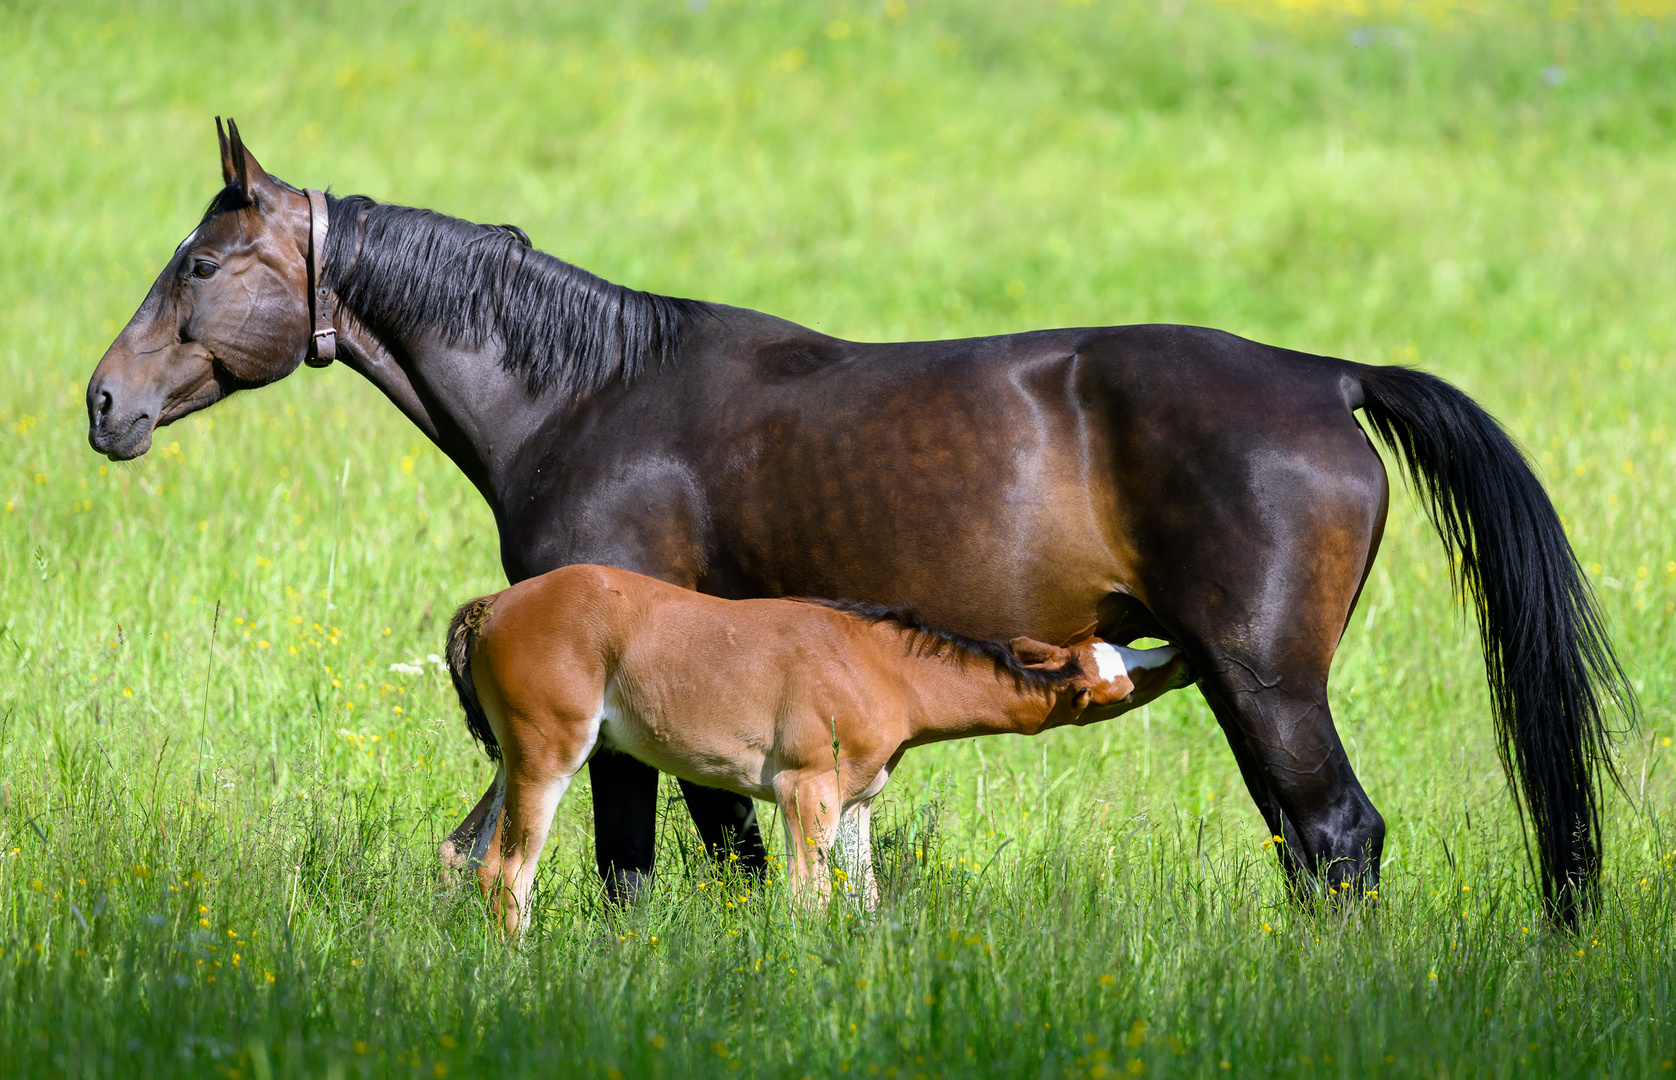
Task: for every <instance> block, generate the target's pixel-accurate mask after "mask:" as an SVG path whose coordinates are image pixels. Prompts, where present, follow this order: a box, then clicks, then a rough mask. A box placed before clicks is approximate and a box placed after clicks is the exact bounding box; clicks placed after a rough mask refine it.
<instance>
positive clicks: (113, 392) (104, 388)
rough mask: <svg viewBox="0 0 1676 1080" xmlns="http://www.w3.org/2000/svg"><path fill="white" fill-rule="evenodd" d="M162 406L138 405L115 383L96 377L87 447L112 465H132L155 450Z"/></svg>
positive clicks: (91, 393)
mask: <svg viewBox="0 0 1676 1080" xmlns="http://www.w3.org/2000/svg"><path fill="white" fill-rule="evenodd" d="M161 404H162V402H161V401H158V402H154V403H153V402H143V401H141V402H136V401H133V400H132V399H131V395H126V394H124V393H123V392H122V388H121V386H120V385H113V380H109V379H103V378H100V377H99V373H98V372H95V373H94V377H93V379H92V381H91V382H89V383H88V386H87V443H88V445H89V446H91V447H93V449H94V450H96V451H98V452H99V453H101V454H104V455H105V456H106V457H108V458H110V459H111V460H112V461H129V460H132V459H133V458H137V457H139V456H140V455H141V454H144V453H145V452H146V451H147V450H150V449H151V433H152V431H153V430H154V429H155V428H156V427H157V414H158V411H159V407H160V406H161Z"/></svg>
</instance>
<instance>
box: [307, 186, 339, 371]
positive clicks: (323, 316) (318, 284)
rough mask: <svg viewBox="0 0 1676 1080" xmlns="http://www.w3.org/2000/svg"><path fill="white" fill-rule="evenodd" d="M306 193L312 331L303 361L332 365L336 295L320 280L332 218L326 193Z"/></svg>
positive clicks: (335, 352) (335, 343)
mask: <svg viewBox="0 0 1676 1080" xmlns="http://www.w3.org/2000/svg"><path fill="white" fill-rule="evenodd" d="M304 194H306V195H307V196H308V255H307V257H306V258H307V262H308V315H309V322H310V323H312V324H313V332H312V333H311V334H310V335H309V339H308V352H307V353H305V354H304V356H303V363H305V364H307V365H308V366H309V367H314V368H323V367H328V366H330V365H331V363H332V361H333V360H336V359H337V355H338V332H337V327H335V326H333V325H332V322H333V317H334V316H335V315H336V314H337V306H338V305H337V296H336V295H335V294H334V293H333V292H332V290H331V289H328V288H327V287H326V283H325V282H324V281H322V280H321V274H322V272H323V271H324V270H325V267H326V228H327V226H328V224H330V222H329V219H328V217H327V212H326V193H325V192H323V191H316V190H314V189H313V188H309V189H307V191H305V192H304Z"/></svg>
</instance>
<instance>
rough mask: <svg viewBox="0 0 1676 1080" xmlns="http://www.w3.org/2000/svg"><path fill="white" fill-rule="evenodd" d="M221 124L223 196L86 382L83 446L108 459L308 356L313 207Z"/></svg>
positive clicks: (143, 446) (133, 450) (147, 444)
mask: <svg viewBox="0 0 1676 1080" xmlns="http://www.w3.org/2000/svg"><path fill="white" fill-rule="evenodd" d="M227 126H228V128H229V129H230V131H231V136H232V137H231V139H229V138H228V135H227V134H226V133H224V132H223V131H222V130H221V121H220V119H219V118H217V120H216V122H215V127H216V134H217V135H218V136H220V142H221V179H222V181H223V183H224V185H225V186H224V187H223V188H222V190H221V192H220V193H219V194H218V195H216V197H215V200H214V201H213V202H212V203H210V207H209V209H208V211H206V212H205V214H204V218H203V220H202V221H201V222H199V223H198V227H197V228H196V229H194V230H192V232H191V234H190V235H188V236H187V237H186V239H185V240H182V241H181V242H180V245H179V246H178V247H176V248H175V252H174V255H173V256H171V257H170V259H169V261H168V264H167V265H165V266H164V267H163V272H162V273H160V274H158V275H157V280H156V281H155V282H153V283H152V286H151V291H150V292H148V293H147V294H146V298H145V300H144V302H142V303H141V304H140V307H139V310H138V311H136V312H134V317H133V318H131V319H129V320H128V325H127V326H125V327H123V329H122V332H121V333H120V334H118V335H117V337H116V340H115V341H113V342H111V345H110V348H108V349H106V350H105V355H104V357H103V358H102V359H100V361H99V366H98V367H97V368H95V369H94V371H93V377H92V378H91V379H90V380H89V381H88V384H87V441H88V442H89V443H91V444H92V446H93V449H95V450H97V451H99V452H100V453H101V454H104V455H105V456H106V457H109V458H110V459H111V460H113V461H126V460H128V459H130V458H136V457H139V456H140V455H141V454H144V453H145V452H146V451H147V450H149V449H150V448H151V437H152V432H153V431H155V430H156V429H157V428H160V427H164V426H167V425H168V424H171V423H173V422H174V421H176V420H179V419H180V418H181V417H183V416H186V415H188V414H190V413H193V412H196V411H198V410H199V409H203V408H207V407H209V406H210V405H213V404H215V403H216V402H217V401H220V400H221V399H222V398H224V397H226V396H227V395H228V394H231V393H232V392H233V391H235V390H243V389H247V388H250V387H257V386H265V385H266V384H268V383H271V382H274V381H276V380H278V379H283V378H284V377H285V376H287V375H289V374H291V372H293V371H295V370H296V369H297V366H298V364H300V363H301V362H302V361H303V358H304V356H305V355H306V353H307V350H308V345H309V340H310V333H311V325H310V321H309V308H308V263H307V255H306V252H307V249H308V243H309V221H310V217H309V203H308V197H307V196H306V195H305V194H304V193H303V192H301V191H298V190H297V189H296V188H293V187H291V186H290V185H289V184H286V183H284V182H282V181H279V180H276V179H274V178H273V177H271V176H269V175H268V173H267V171H266V170H264V169H263V168H262V166H261V165H260V164H259V163H258V162H257V160H256V156H255V155H254V154H252V153H251V152H250V151H249V150H248V149H246V148H245V145H244V141H243V140H242V139H240V138H239V129H238V127H237V125H235V124H233V123H232V122H231V121H229V122H228V125H227Z"/></svg>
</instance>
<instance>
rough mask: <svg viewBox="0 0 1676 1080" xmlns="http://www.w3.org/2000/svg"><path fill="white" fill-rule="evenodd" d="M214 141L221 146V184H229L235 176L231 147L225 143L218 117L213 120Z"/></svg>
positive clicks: (224, 134)
mask: <svg viewBox="0 0 1676 1080" xmlns="http://www.w3.org/2000/svg"><path fill="white" fill-rule="evenodd" d="M215 139H216V141H217V142H219V143H220V144H221V183H222V184H223V185H226V184H231V183H232V182H233V177H234V176H235V175H236V174H235V172H234V171H233V147H232V144H230V143H229V142H228V141H227V132H226V131H224V130H222V127H221V117H219V116H218V117H216V118H215Z"/></svg>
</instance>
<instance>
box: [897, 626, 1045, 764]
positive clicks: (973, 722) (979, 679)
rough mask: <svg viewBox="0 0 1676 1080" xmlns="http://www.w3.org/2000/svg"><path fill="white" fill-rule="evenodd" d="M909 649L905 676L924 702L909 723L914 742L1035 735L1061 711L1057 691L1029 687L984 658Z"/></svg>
mask: <svg viewBox="0 0 1676 1080" xmlns="http://www.w3.org/2000/svg"><path fill="white" fill-rule="evenodd" d="M905 644H908V643H905ZM908 649H909V655H908V658H907V660H906V662H905V663H904V664H903V667H902V674H903V677H904V678H905V679H906V681H907V682H908V684H909V686H911V687H912V688H913V690H914V697H915V698H916V699H917V700H918V702H919V708H918V710H917V715H915V716H913V717H911V718H910V721H909V726H910V729H911V731H912V734H911V736H910V738H909V744H910V745H918V744H923V743H930V742H941V741H942V740H944V739H961V738H966V737H968V736H972V735H1003V734H1019V735H1034V734H1035V733H1036V732H1038V731H1041V730H1042V729H1043V728H1044V727H1048V726H1052V724H1051V721H1052V720H1053V719H1054V717H1055V714H1056V713H1058V712H1060V711H1062V710H1061V708H1060V699H1061V696H1062V695H1061V694H1059V693H1058V692H1057V691H1054V690H1050V689H1044V688H1039V687H1035V686H1029V685H1025V684H1023V683H1021V682H1020V681H1018V680H1016V679H1014V678H1013V677H1012V676H1011V675H1009V674H1006V673H1003V672H1000V671H997V670H996V668H995V664H994V662H993V661H991V660H988V659H986V658H984V657H977V656H965V655H960V654H956V653H955V652H954V650H953V649H952V648H951V649H948V650H946V651H944V652H942V653H939V654H937V655H932V656H926V655H921V654H920V653H919V652H918V651H917V650H914V649H913V647H912V645H911V644H908Z"/></svg>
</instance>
